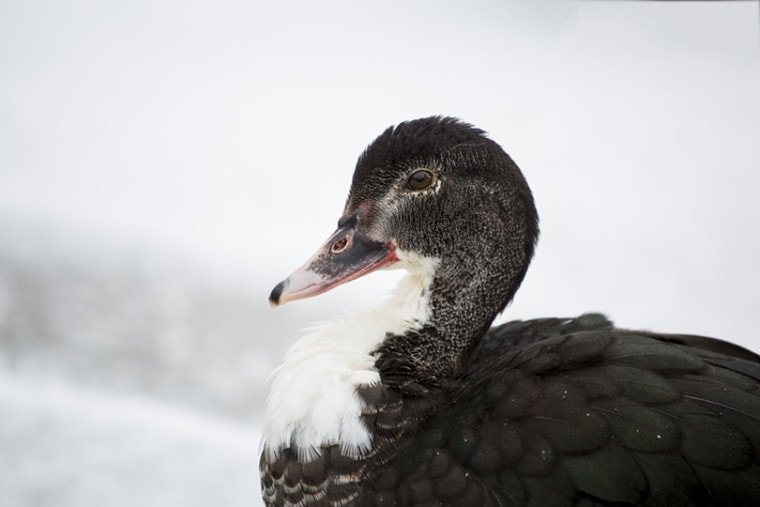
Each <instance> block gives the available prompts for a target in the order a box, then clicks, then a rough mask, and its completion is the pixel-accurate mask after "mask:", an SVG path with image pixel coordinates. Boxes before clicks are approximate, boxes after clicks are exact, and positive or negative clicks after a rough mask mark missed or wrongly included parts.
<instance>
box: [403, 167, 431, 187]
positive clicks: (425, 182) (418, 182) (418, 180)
mask: <svg viewBox="0 0 760 507" xmlns="http://www.w3.org/2000/svg"><path fill="white" fill-rule="evenodd" d="M432 181H433V176H432V175H431V174H430V173H429V172H427V171H417V172H415V173H414V174H412V176H411V177H410V178H409V188H411V189H412V190H424V189H426V188H427V187H429V186H430V183H432Z"/></svg>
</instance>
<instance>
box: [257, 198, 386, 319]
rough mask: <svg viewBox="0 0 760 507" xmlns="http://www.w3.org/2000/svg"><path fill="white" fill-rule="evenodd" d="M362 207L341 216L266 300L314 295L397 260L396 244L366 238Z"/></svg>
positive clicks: (273, 302) (276, 303)
mask: <svg viewBox="0 0 760 507" xmlns="http://www.w3.org/2000/svg"><path fill="white" fill-rule="evenodd" d="M363 216H364V212H363V210H359V211H357V212H355V213H353V214H351V215H348V216H344V217H343V218H341V220H340V221H339V222H338V229H337V230H336V231H335V232H334V233H333V235H332V236H330V238H329V239H328V240H327V242H326V243H325V244H324V245H322V247H321V248H320V249H319V250H318V251H317V253H315V254H314V256H313V257H312V258H311V259H309V260H308V261H306V263H305V264H304V265H303V266H301V267H300V268H298V269H297V270H296V271H295V272H294V273H293V274H291V275H290V276H289V277H288V278H286V279H285V280H283V281H282V282H280V283H279V284H277V286H276V287H275V288H274V289H273V290H272V293H271V294H270V295H269V303H270V304H271V305H272V306H279V305H281V304H283V303H286V302H288V301H293V300H296V299H303V298H308V297H312V296H317V295H319V294H322V293H323V292H327V291H328V290H330V289H332V288H334V287H337V286H338V285H341V284H343V283H346V282H350V281H351V280H354V279H356V278H359V277H360V276H362V275H366V274H367V273H369V272H371V271H375V270H376V269H378V268H380V267H382V266H385V265H387V264H389V263H392V262H396V261H397V260H398V259H397V258H396V252H395V247H394V245H393V244H392V243H383V242H379V241H375V240H373V239H371V238H369V237H368V236H367V234H366V232H365V231H364V227H363V226H362V218H363Z"/></svg>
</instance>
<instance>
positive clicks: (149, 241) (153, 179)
mask: <svg viewBox="0 0 760 507" xmlns="http://www.w3.org/2000/svg"><path fill="white" fill-rule="evenodd" d="M759 19H760V17H759V16H758V4H757V3H756V2H695V3H691V2H588V3H586V2H572V1H560V2H549V1H544V2H539V1H535V0H534V1H531V2H504V1H492V2H487V1H475V2H466V3H465V2H441V1H432V0H430V1H424V2H421V1H415V2H408V1H390V2H385V1H384V2H355V1H352V2H349V1H345V2H303V1H302V2H266V3H263V2H246V1H242V0H229V1H217V2H185V1H179V0H177V1H155V0H142V1H140V0H138V1H132V2H102V1H96V0H91V1H63V2H62V1H58V0H50V1H39V0H27V1H24V2H3V3H2V4H1V5H0V226H7V227H11V226H12V227H17V228H18V227H20V228H22V229H24V230H27V229H28V230H30V231H37V232H36V233H35V234H37V233H38V234H52V233H53V232H51V231H54V234H55V235H57V236H58V237H60V238H64V240H63V241H62V243H63V244H66V243H67V241H66V239H67V238H70V240H69V241H68V242H69V244H68V245H67V247H72V244H74V243H75V244H76V245H75V246H76V247H77V248H79V247H81V248H82V249H83V250H86V249H87V248H95V247H93V246H92V245H101V246H102V245H104V244H105V245H109V248H112V249H115V250H117V251H118V250H120V249H127V250H132V249H134V250H148V251H155V252H160V255H164V256H165V257H167V258H169V259H174V260H176V261H177V262H181V263H188V264H191V265H195V266H198V267H199V268H200V269H203V270H208V271H209V272H214V273H221V274H223V275H224V276H225V277H229V278H233V277H237V278H239V279H240V280H242V281H243V283H246V284H250V285H251V286H256V287H258V286H259V285H260V286H261V287H262V289H261V291H262V294H261V308H257V309H256V311H269V310H268V309H267V310H264V307H265V306H266V296H267V292H268V289H269V288H270V287H271V286H273V285H274V284H275V283H277V282H278V281H279V280H280V279H282V278H284V277H285V276H286V275H287V274H288V273H289V272H290V271H292V270H293V269H294V268H295V267H297V266H298V265H300V264H301V263H302V262H303V261H304V260H305V259H306V258H308V257H309V256H310V255H311V254H312V252H313V251H314V249H316V248H317V247H318V246H319V245H320V244H321V243H322V241H323V240H324V239H325V238H326V237H327V236H328V235H329V234H330V233H331V232H332V230H333V228H334V225H335V223H336V221H337V219H338V217H339V213H340V210H341V209H342V207H343V203H344V199H345V196H346V193H347V191H348V185H349V182H350V177H351V173H352V170H353V167H354V163H355V160H356V157H357V156H358V154H359V153H360V152H361V150H362V149H363V148H364V147H365V146H366V144H367V143H369V142H370V141H371V140H372V139H373V138H374V137H375V136H376V135H378V134H379V133H380V132H381V131H382V130H383V129H384V128H385V127H387V126H388V125H390V124H394V123H398V122H400V121H403V120H406V119H412V118H416V117H421V116H427V115H431V114H446V115H453V116H458V117H461V118H463V119H464V120H466V121H469V122H472V123H474V124H475V125H477V126H479V127H481V128H483V129H485V130H486V131H488V132H489V133H490V134H491V137H492V138H493V139H494V140H496V141H497V142H499V143H500V144H501V145H502V146H503V147H504V148H505V149H506V150H507V151H508V152H509V153H510V154H511V155H512V156H513V158H514V159H515V160H516V161H517V163H518V164H519V165H520V166H521V168H522V169H523V171H524V173H525V175H526V177H527V179H528V181H529V182H530V183H531V185H532V187H533V189H534V192H535V194H536V199H537V205H538V207H539V212H540V214H541V218H542V238H541V242H540V244H539V248H538V254H537V257H536V260H535V262H534V265H533V267H532V269H531V271H530V272H529V275H528V277H527V279H526V281H525V283H524V285H523V289H522V290H521V291H520V292H519V293H518V296H517V299H516V301H515V303H514V305H513V306H512V307H511V308H510V309H509V310H508V311H507V313H506V315H505V317H504V318H529V317H537V316H548V315H574V314H578V313H581V312H583V311H588V310H601V311H604V312H606V313H608V314H609V315H610V316H611V317H612V318H613V319H615V320H616V322H618V323H619V324H621V325H624V326H628V327H645V328H654V329H657V330H662V331H683V332H691V333H700V334H707V335H716V336H720V337H724V338H727V339H731V340H735V341H739V342H741V343H744V344H745V345H749V346H752V347H754V348H755V349H760V337H758V336H757V331H756V329H757V326H758V324H759V322H758V320H759V319H758V313H759V312H758V303H760V288H758V282H759V281H760V267H759V266H760V261H759V259H760V227H759V226H760V224H759V223H758V221H759V220H758V216H760V203H758V191H759V190H760V174H759V173H760V171H759V170H760V93H758V90H760V64H759V62H760V55H759V53H758V45H759V43H760V36H759V34H758V20H759ZM392 278H393V277H392V276H390V277H389V276H383V275H377V276H373V277H369V278H368V279H365V280H361V281H358V282H356V287H354V288H351V287H342V288H340V289H338V290H337V291H335V294H327V295H325V296H323V298H326V301H327V302H328V303H329V302H330V301H334V302H335V304H336V305H338V304H340V305H341V306H343V305H344V303H343V301H344V300H345V298H346V296H347V295H354V294H364V293H367V292H373V293H376V294H378V297H379V294H381V293H382V292H384V290H385V289H384V288H385V287H386V286H387V285H388V284H389V283H390V281H391V279H392ZM330 298H333V299H330ZM341 298H342V299H341ZM358 301H360V303H356V304H363V299H359V300H358ZM339 302H340V303H339ZM307 304H309V303H308V302H298V303H293V305H288V306H286V307H284V308H282V309H279V310H277V311H278V312H281V315H282V318H283V319H288V318H290V316H291V315H293V313H292V312H297V311H298V306H297V305H307ZM290 306H292V307H294V308H290ZM336 313H337V312H336ZM329 316H330V315H326V316H325V317H329Z"/></svg>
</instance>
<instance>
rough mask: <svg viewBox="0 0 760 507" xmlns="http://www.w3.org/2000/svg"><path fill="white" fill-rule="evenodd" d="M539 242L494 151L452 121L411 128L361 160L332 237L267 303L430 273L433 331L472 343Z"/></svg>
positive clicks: (525, 200)
mask: <svg viewBox="0 0 760 507" xmlns="http://www.w3.org/2000/svg"><path fill="white" fill-rule="evenodd" d="M537 237H538V216H537V213H536V209H535V206H534V203H533V198H532V195H531V192H530V189H529V187H528V185H527V183H526V181H525V178H524V177H523V175H522V173H521V172H520V170H519V169H518V167H517V165H516V164H515V163H514V162H513V161H512V159H511V158H510V157H509V156H508V155H507V154H506V153H505V152H504V150H502V149H501V147H500V146H499V145H497V144H496V143H495V142H493V141H492V140H490V139H489V138H488V137H487V136H486V135H485V133H484V132H483V131H482V130H479V129H477V128H475V127H473V126H471V125H469V124H467V123H464V122H462V121H459V120H457V119H454V118H447V117H430V118H423V119H418V120H413V121H408V122H404V123H401V124H399V125H397V126H395V127H391V128H388V129H387V130H386V131H385V132H383V133H382V134H381V135H380V136H379V137H378V138H377V139H376V140H375V141H374V142H373V143H372V144H370V145H369V147H368V148H367V149H366V150H365V151H364V153H363V154H362V155H361V156H360V158H359V160H358V162H357V165H356V170H355V172H354V175H353V180H352V184H351V190H350V193H349V197H348V200H347V203H346V206H345V209H344V212H343V215H342V217H341V218H340V220H339V221H338V228H337V230H336V231H335V233H333V235H332V236H330V238H329V239H328V240H327V241H326V242H325V244H324V245H323V246H322V247H321V248H320V249H319V250H318V251H317V252H316V254H314V256H313V257H311V258H310V259H309V260H308V261H307V262H306V263H305V264H304V265H303V266H302V267H301V268H299V269H298V270H296V271H295V272H294V273H293V274H291V275H290V276H289V277H288V278H287V279H285V280H284V281H282V282H281V283H280V284H278V285H277V286H276V287H275V288H274V290H273V291H272V293H271V295H270V298H269V300H270V303H271V304H272V305H273V306H277V305H279V304H282V303H284V302H287V301H292V300H295V299H300V298H305V297H310V296H315V295H317V294H321V293H323V292H325V291H327V290H330V289H332V288H334V287H336V286H338V285H340V284H342V283H345V282H348V281H350V280H353V279H356V278H358V277H360V276H363V275H365V274H367V273H370V272H372V271H375V270H377V269H380V268H384V267H389V266H394V267H401V268H405V269H407V270H409V271H410V272H412V273H414V272H415V270H420V269H423V268H421V266H423V265H424V266H426V267H425V268H424V269H426V270H428V271H430V266H434V269H433V272H432V273H431V275H432V276H431V284H430V304H431V310H432V318H431V320H430V325H431V326H433V327H435V328H436V330H437V332H438V333H439V334H444V335H445V334H453V333H458V334H459V335H467V336H468V337H470V338H471V337H472V336H475V335H477V334H478V333H482V332H484V331H485V329H486V328H487V327H488V326H489V325H490V323H491V321H492V320H493V318H494V317H495V316H496V315H497V314H498V313H499V312H500V311H501V310H502V309H503V308H504V307H505V306H506V304H507V303H508V302H509V300H510V299H511V298H512V296H513V295H514V292H515V291H516V290H517V288H518V286H519V285H520V283H521V281H522V279H523V277H524V275H525V272H526V270H527V267H528V264H529V262H530V259H531V257H532V255H533V251H534V245H535V242H536V239H537ZM424 261H429V262H424Z"/></svg>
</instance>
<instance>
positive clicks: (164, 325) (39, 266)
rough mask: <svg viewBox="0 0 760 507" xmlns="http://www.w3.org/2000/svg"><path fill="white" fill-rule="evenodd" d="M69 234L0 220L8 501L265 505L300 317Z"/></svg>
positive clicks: (0, 373)
mask: <svg viewBox="0 0 760 507" xmlns="http://www.w3.org/2000/svg"><path fill="white" fill-rule="evenodd" d="M66 240H68V241H71V240H73V238H72V237H71V236H68V237H61V236H60V234H56V233H55V232H54V231H50V230H44V229H39V228H34V227H29V226H28V225H27V226H26V227H23V228H20V227H19V226H18V225H14V224H9V223H7V222H5V221H0V505H2V506H3V507H6V506H7V507H13V506H56V505H72V506H75V505H102V504H103V503H106V504H108V505H114V506H122V505H123V506H128V505H198V506H202V505H251V504H252V503H253V504H254V505H255V504H256V499H257V498H258V480H257V466H256V465H257V455H258V435H259V431H260V430H259V427H260V424H261V421H260V415H261V410H262V406H263V403H264V398H265V387H266V378H267V376H268V375H269V373H270V372H271V371H272V369H273V367H274V366H275V365H276V362H277V360H278V358H279V356H280V355H281V354H282V352H283V348H284V346H285V345H286V343H282V344H277V343H275V344H272V345H271V346H262V341H264V337H265V336H267V335H270V336H271V335H274V334H275V333H277V332H279V331H281V330H282V328H283V327H284V328H288V327H289V326H288V325H287V324H286V325H284V326H283V325H282V324H279V325H278V326H276V325H275V323H274V322H273V321H272V318H271V315H272V314H271V313H269V312H261V311H259V310H260V305H259V306H258V307H257V305H255V304H254V299H256V298H258V299H260V300H262V299H264V294H262V293H263V292H264V291H263V290H262V291H261V292H259V293H257V292H256V291H255V290H254V288H251V289H250V290H236V289H235V288H231V287H230V286H225V285H224V284H220V283H219V282H218V281H217V282H215V281H214V280H213V279H212V278H211V277H209V276H204V275H203V274H202V272H199V270H193V269H191V268H190V267H187V266H184V267H181V266H177V265H176V264H172V263H171V259H169V258H168V256H167V258H156V254H150V252H148V253H146V252H142V254H141V253H140V252H136V251H132V252H125V251H123V250H116V251H114V250H113V248H109V247H105V246H102V245H101V246H100V247H98V246H97V245H89V246H88V247H83V246H79V247H76V246H72V245H71V244H66V243H64V241H66ZM159 257H160V256H159ZM257 309H258V310H257ZM295 325H297V324H295ZM278 329H279V331H278ZM290 331H292V333H293V334H295V333H296V332H297V330H296V329H291V330H290Z"/></svg>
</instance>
